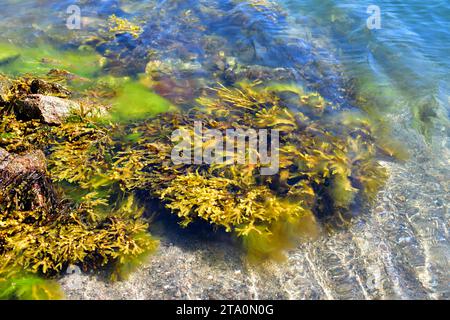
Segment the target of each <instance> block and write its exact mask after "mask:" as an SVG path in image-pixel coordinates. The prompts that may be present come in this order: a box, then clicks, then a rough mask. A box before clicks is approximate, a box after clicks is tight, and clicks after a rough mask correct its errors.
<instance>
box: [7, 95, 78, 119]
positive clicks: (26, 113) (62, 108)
mask: <svg viewBox="0 0 450 320" xmlns="http://www.w3.org/2000/svg"><path fill="white" fill-rule="evenodd" d="M79 108H80V106H79V104H78V103H76V102H74V101H71V100H66V99H62V98H58V97H52V96H44V95H41V94H32V95H29V96H27V97H26V98H25V99H23V100H20V101H19V102H18V103H17V105H16V107H15V110H14V111H15V113H16V116H17V117H18V118H21V119H25V120H30V119H40V120H42V121H43V122H45V123H47V124H61V123H62V122H63V121H64V119H65V118H67V117H68V116H69V115H70V113H71V112H72V110H77V109H79Z"/></svg>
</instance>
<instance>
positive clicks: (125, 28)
mask: <svg viewBox="0 0 450 320" xmlns="http://www.w3.org/2000/svg"><path fill="white" fill-rule="evenodd" d="M108 27H109V32H112V33H116V34H117V33H129V34H131V35H132V36H133V38H139V35H140V34H141V32H142V29H141V27H140V26H138V25H136V24H134V23H132V22H130V21H128V20H127V19H123V18H119V17H117V16H116V15H115V14H113V15H111V16H110V17H109V19H108Z"/></svg>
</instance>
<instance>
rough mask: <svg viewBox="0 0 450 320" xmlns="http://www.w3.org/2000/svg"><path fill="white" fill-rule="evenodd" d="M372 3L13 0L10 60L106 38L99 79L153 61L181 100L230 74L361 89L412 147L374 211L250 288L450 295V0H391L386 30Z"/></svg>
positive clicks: (6, 68)
mask: <svg viewBox="0 0 450 320" xmlns="http://www.w3.org/2000/svg"><path fill="white" fill-rule="evenodd" d="M71 4H76V5H78V6H79V7H80V9H81V29H79V30H69V29H68V28H67V27H66V22H67V18H68V17H69V16H70V14H69V13H67V8H68V6H69V5H71ZM371 4H372V3H371V1H365V0H364V1H358V3H357V4H354V2H353V1H330V0H326V1H313V0H305V1H300V0H280V1H269V0H259V1H258V0H253V1H229V0H225V1H211V0H200V1H188V0H184V1H174V0H172V1H170V0H166V1H151V0H148V1H111V0H104V1H50V0H41V1H38V0H34V1H31V0H23V1H13V0H2V1H0V8H1V10H0V21H1V22H0V48H1V49H2V50H1V52H0V61H1V59H3V58H4V57H7V55H8V52H12V51H14V50H19V51H22V52H23V54H22V58H21V59H29V60H32V57H33V56H34V55H39V54H40V55H41V56H42V55H43V56H45V55H48V56H51V57H53V58H55V57H56V58H59V59H65V58H67V57H66V55H64V53H65V52H72V51H74V50H80V47H83V46H86V45H88V46H89V45H92V43H95V53H90V55H91V56H93V57H90V58H89V59H88V60H89V63H92V61H96V60H95V59H97V58H99V57H100V59H101V57H102V56H103V57H107V58H108V59H109V61H110V63H109V64H108V65H107V67H106V68H103V69H101V68H97V67H92V65H89V63H86V61H87V60H86V61H85V60H76V59H74V60H73V61H72V60H70V61H72V62H71V63H70V66H69V68H70V67H72V68H74V69H75V70H76V71H79V72H80V73H82V74H83V76H85V77H88V78H91V79H95V78H99V77H105V76H108V75H112V76H114V77H123V76H127V77H131V78H134V79H140V78H142V75H143V74H145V72H146V71H147V73H148V72H149V68H150V69H151V68H159V69H163V70H165V69H164V68H166V69H167V72H166V73H167V74H170V78H171V79H170V81H169V80H167V81H166V82H164V81H163V84H160V85H159V87H158V91H159V92H158V93H160V94H162V95H164V96H166V97H167V98H168V99H170V100H171V101H172V102H173V103H175V104H179V105H182V104H189V102H190V101H192V100H193V99H194V98H195V97H196V96H197V95H198V94H199V92H200V91H201V90H202V88H203V87H205V86H209V85H212V84H214V83H215V82H216V81H217V78H220V80H221V81H222V82H224V83H225V84H226V82H227V81H230V82H232V81H235V80H239V79H235V78H233V77H242V79H250V80H252V79H257V78H261V77H263V78H265V79H267V81H271V80H274V81H276V80H282V81H289V82H295V83H298V84H300V85H302V86H304V87H306V88H308V89H310V90H317V91H319V92H320V93H321V94H322V95H323V96H325V97H326V98H328V99H329V100H331V101H333V102H335V103H336V104H338V105H339V106H340V107H341V108H356V107H358V106H357V105H355V103H354V102H352V101H354V100H352V98H354V96H355V94H356V95H360V96H362V97H364V98H365V99H366V100H367V101H369V102H370V104H369V106H370V108H372V109H373V111H376V112H380V113H381V114H382V115H383V116H384V117H386V119H387V120H389V121H390V122H391V123H392V124H393V126H394V131H395V132H396V134H397V135H398V137H400V139H402V141H404V144H405V146H407V147H408V148H409V149H410V150H411V159H410V160H409V161H407V162H406V163H404V164H395V163H386V166H387V167H388V168H389V170H390V173H391V179H390V181H389V183H388V185H387V187H386V189H385V190H383V192H381V194H380V196H379V200H378V203H377V205H376V206H375V207H374V208H373V209H372V210H371V211H372V212H371V214H369V212H368V213H367V215H363V218H362V219H361V221H360V222H359V223H357V224H356V225H355V226H354V227H353V228H352V229H351V230H349V231H347V232H342V233H341V234H339V235H337V236H336V237H334V238H332V239H328V240H324V241H319V242H317V243H315V244H308V245H305V246H303V247H301V248H299V249H298V250H297V251H295V252H293V253H292V255H291V256H290V260H289V263H288V264H287V265H286V266H284V267H280V269H279V270H278V275H277V276H275V277H274V278H273V279H272V280H270V281H268V283H269V284H264V279H263V278H261V279H259V280H255V281H256V284H252V290H256V292H258V293H259V294H256V296H255V295H253V296H252V295H249V296H251V297H269V298H273V297H274V296H273V295H270V294H269V293H268V292H269V291H270V290H272V291H273V290H275V289H274V288H277V289H276V290H275V291H277V290H279V293H277V296H276V297H285V298H449V297H450V287H449V283H450V282H449V280H450V274H449V258H450V245H449V234H448V228H449V214H448V202H449V196H448V194H449V189H450V186H449V181H450V175H449V170H448V167H449V165H450V152H449V140H448V132H449V125H448V124H449V122H448V120H449V114H450V106H449V105H450V60H449V59H448V57H449V56H450V3H449V2H448V1H445V0H435V1H426V2H424V1H416V0H411V1H408V2H407V3H406V2H402V1H394V0H391V1H387V0H386V1H377V5H378V6H379V8H380V13H381V22H380V27H381V28H380V29H377V30H370V29H369V28H368V27H367V23H366V21H367V19H368V18H369V16H370V15H371V13H368V12H367V8H368V7H369V5H371ZM113 14H115V15H116V16H118V17H123V18H127V19H128V20H130V21H133V22H134V23H136V24H137V25H139V26H141V27H142V33H141V34H140V36H139V37H138V38H133V37H132V36H131V35H129V34H121V35H120V36H117V37H116V38H115V39H114V40H112V41H104V42H102V41H99V40H98V36H99V30H101V29H102V28H105V25H106V24H107V19H108V17H110V16H111V15H113ZM96 39H97V40H96ZM11 48H13V49H11ZM8 50H9V51H8ZM11 50H12V51H11ZM2 54H3V56H2ZM30 57H31V58H30ZM23 62H24V61H22V63H21V65H20V68H19V67H17V66H16V67H14V68H13V67H11V66H10V65H8V64H0V72H5V73H18V72H20V71H22V72H23V71H26V72H33V71H39V72H44V71H46V68H47V66H45V65H42V64H41V63H40V62H35V61H25V62H26V63H23ZM149 62H151V63H150V64H149ZM85 63H86V66H85V65H84V64H85ZM24 65H26V66H27V68H26V69H24ZM230 70H232V71H233V72H229V71H230ZM214 74H215V75H214ZM173 79H176V80H173ZM200 267H202V268H206V267H204V266H203V265H201V266H200ZM228 267H229V266H228ZM224 268H225V269H226V268H227V267H224ZM230 268H231V267H230ZM205 272H214V270H213V269H208V268H206V269H205ZM222 272H225V273H226V272H227V271H223V270H222ZM230 272H231V271H230ZM299 274H300V275H301V277H300V278H301V279H299V278H298V277H299ZM231 276H232V275H231ZM231 276H230V277H231ZM192 277H193V279H191V280H192V281H195V279H196V278H195V276H194V275H193V276H192ZM254 277H255V275H252V276H251V279H253V278H254ZM253 280H254V279H253ZM253 280H252V283H253ZM224 281H227V280H226V279H225V280H224ZM258 281H259V282H258ZM143 283H145V281H144V282H143ZM280 283H282V284H280ZM270 284H272V286H271V285H270ZM92 286H94V287H95V284H92ZM306 288H310V289H306ZM66 289H67V290H69V291H70V289H71V288H66ZM124 290H125V289H124ZM119 291H120V290H119ZM250 291H251V290H250ZM124 294H125V293H124ZM161 296H164V295H163V294H161V295H160V296H159V297H161ZM85 297H86V296H85ZM157 297H158V296H157ZM199 297H201V295H199ZM220 297H223V296H220V295H219V298H220ZM245 297H248V296H245Z"/></svg>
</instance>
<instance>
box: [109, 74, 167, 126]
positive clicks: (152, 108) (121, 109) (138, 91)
mask: <svg viewBox="0 0 450 320" xmlns="http://www.w3.org/2000/svg"><path fill="white" fill-rule="evenodd" d="M112 105H113V107H112V110H111V117H112V120H113V121H116V122H127V121H136V120H142V119H146V118H149V117H151V116H154V115H156V114H158V113H161V112H164V111H167V110H168V109H169V108H170V106H171V103H170V102H169V101H167V100H166V99H164V98H162V97H161V96H159V95H157V94H156V93H153V92H151V91H150V89H149V88H147V87H145V86H144V85H142V84H140V83H138V82H128V83H125V84H124V85H123V86H122V87H120V89H119V92H118V94H117V96H116V97H115V98H114V99H113V101H112Z"/></svg>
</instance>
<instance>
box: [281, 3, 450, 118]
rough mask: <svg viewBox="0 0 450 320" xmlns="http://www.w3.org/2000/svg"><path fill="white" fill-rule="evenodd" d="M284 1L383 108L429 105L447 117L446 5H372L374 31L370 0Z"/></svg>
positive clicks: (449, 25)
mask: <svg viewBox="0 0 450 320" xmlns="http://www.w3.org/2000/svg"><path fill="white" fill-rule="evenodd" d="M282 2H283V4H284V5H285V6H286V7H287V8H288V10H289V12H290V13H291V14H292V15H294V16H296V17H299V19H303V20H304V21H307V23H308V25H315V28H313V30H314V31H313V33H312V35H311V36H312V37H314V36H315V34H318V35H323V34H326V35H327V36H328V39H329V41H330V42H331V46H332V47H334V49H335V52H336V55H337V57H338V59H339V61H340V62H341V63H342V64H343V65H344V66H345V72H346V74H347V75H350V76H351V77H354V78H356V79H357V80H358V81H359V82H360V83H361V86H362V87H364V86H366V87H370V86H371V85H373V86H374V87H375V88H373V87H372V88H370V89H371V90H374V91H375V93H376V94H378V95H385V96H387V97H389V98H390V99H388V100H387V101H383V103H384V104H385V106H384V107H385V108H389V107H390V106H391V105H392V104H393V105H394V106H397V107H399V106H401V105H402V104H403V105H405V104H406V106H407V107H410V108H413V107H422V106H423V105H429V106H431V108H433V109H434V110H439V111H440V112H442V114H441V116H444V117H446V116H448V112H449V99H450V98H449V92H450V60H449V59H448V57H449V54H450V4H449V3H448V1H445V0H444V1H426V2H424V1H376V5H378V6H379V8H380V13H381V29H377V30H369V29H368V28H367V26H366V21H367V19H368V18H369V16H370V15H371V13H367V8H368V7H369V6H370V5H372V4H375V3H374V2H373V1H358V3H357V4H355V3H354V2H353V1H320V2H319V1H282ZM365 81H366V83H364V82H365ZM372 82H374V84H372ZM422 108H423V107H422ZM437 112H438V111H437Z"/></svg>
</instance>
